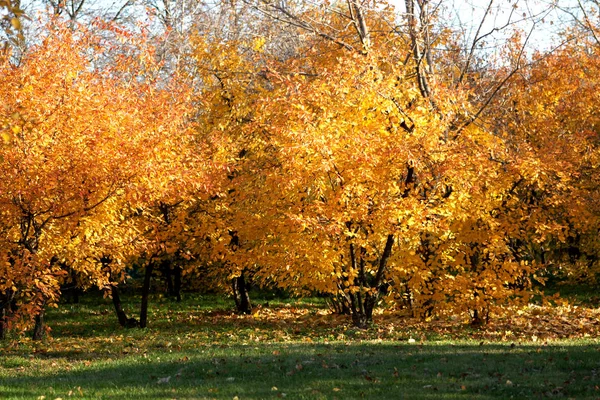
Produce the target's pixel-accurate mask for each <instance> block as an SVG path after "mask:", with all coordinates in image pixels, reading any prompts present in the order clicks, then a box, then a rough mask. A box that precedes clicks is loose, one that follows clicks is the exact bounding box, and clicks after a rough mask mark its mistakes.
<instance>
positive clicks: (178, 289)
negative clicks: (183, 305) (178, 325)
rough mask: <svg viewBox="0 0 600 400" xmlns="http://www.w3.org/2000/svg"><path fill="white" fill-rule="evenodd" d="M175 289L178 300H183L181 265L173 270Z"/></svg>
mask: <svg viewBox="0 0 600 400" xmlns="http://www.w3.org/2000/svg"><path fill="white" fill-rule="evenodd" d="M173 275H174V280H173V291H174V295H175V297H176V298H177V301H178V302H180V301H181V267H175V269H174V270H173Z"/></svg>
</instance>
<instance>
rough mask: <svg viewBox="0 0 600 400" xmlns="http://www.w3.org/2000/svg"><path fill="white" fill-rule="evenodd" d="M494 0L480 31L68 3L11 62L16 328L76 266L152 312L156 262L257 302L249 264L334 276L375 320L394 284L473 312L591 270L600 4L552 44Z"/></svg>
mask: <svg viewBox="0 0 600 400" xmlns="http://www.w3.org/2000/svg"><path fill="white" fill-rule="evenodd" d="M83 4H84V3H83V2H82V3H81V5H82V6H83ZM494 4H495V3H494V1H490V2H489V4H488V7H487V9H486V10H485V13H484V16H483V17H482V20H481V24H479V25H477V24H476V25H474V26H475V27H477V26H479V28H478V29H474V32H475V33H474V34H473V35H471V36H468V35H466V33H465V32H466V30H464V29H463V30H456V29H451V27H450V26H448V25H447V24H445V22H444V21H446V19H444V18H443V17H444V15H445V14H444V13H446V12H448V9H446V8H444V7H443V6H444V5H445V3H444V2H440V3H436V4H434V3H433V2H431V1H427V0H406V1H405V4H404V5H403V7H400V8H399V9H398V10H396V9H394V8H393V7H392V6H391V5H389V4H386V3H383V2H368V1H363V2H361V1H359V0H348V1H347V2H340V3H327V2H324V3H319V4H314V5H313V4H310V3H303V2H299V3H294V4H291V3H289V4H288V3H277V2H263V1H256V2H251V1H247V2H245V1H241V2H226V3H225V2H224V3H218V4H214V5H213V6H214V7H212V8H211V7H209V5H207V4H203V5H202V6H198V7H197V8H195V9H193V10H192V9H190V8H189V7H187V8H186V5H189V4H187V3H183V2H182V3H177V2H164V4H162V5H158V4H155V7H154V8H153V9H154V10H155V13H156V12H158V14H159V15H160V16H161V17H160V18H159V19H158V21H161V22H162V25H161V26H162V27H163V28H164V30H161V29H159V28H158V27H157V25H156V24H154V23H150V24H146V25H145V26H141V25H139V24H138V25H135V26H132V27H130V28H126V27H123V25H121V26H118V25H115V24H113V23H110V22H105V20H102V19H96V20H94V21H93V22H88V20H87V19H86V23H85V24H78V23H77V22H76V20H77V18H76V15H71V14H69V13H68V12H67V11H68V10H67V9H66V8H63V7H66V6H65V5H64V4H62V3H61V4H57V5H56V7H54V8H51V10H52V13H53V14H54V16H52V17H48V18H46V17H44V20H47V21H46V22H44V24H43V28H42V27H39V26H38V27H37V28H36V29H37V30H38V33H39V32H43V34H42V35H41V36H40V35H39V34H38V35H37V36H36V39H35V40H31V41H29V42H28V41H26V40H25V38H26V35H23V39H22V40H20V41H15V42H14V46H12V47H10V46H7V47H6V50H5V52H4V53H3V54H2V57H1V65H0V68H1V71H0V98H2V102H1V103H0V129H1V134H2V137H3V140H4V143H3V145H2V146H0V159H1V160H2V164H1V165H2V166H1V168H2V171H1V172H2V176H3V177H4V178H3V180H2V181H1V182H0V230H1V231H2V235H1V236H0V241H1V244H0V250H1V251H0V270H1V272H0V336H4V335H5V333H6V330H7V329H9V328H10V327H15V328H17V329H24V328H26V327H28V326H31V325H35V329H34V331H35V332H36V333H35V336H36V337H40V336H41V334H42V332H43V315H44V309H45V308H46V307H48V306H53V305H56V304H57V303H58V301H59V297H60V288H61V285H64V284H65V283H67V282H71V283H72V284H75V285H76V286H79V287H82V288H89V287H92V286H97V287H99V288H101V289H102V290H104V291H105V292H106V293H107V295H109V296H112V298H113V302H114V304H115V309H116V311H117V315H118V317H119V322H120V323H121V324H122V325H131V326H133V325H139V326H142V327H144V326H146V324H147V316H146V315H147V307H148V292H149V288H150V280H151V277H152V272H153V270H157V269H160V270H162V271H164V272H165V273H166V274H167V275H168V276H169V277H170V276H171V275H170V274H173V276H174V278H175V285H176V286H178V282H179V281H180V279H181V275H183V276H184V277H187V278H188V279H194V280H196V281H197V282H202V284H204V285H208V286H210V287H211V288H212V289H219V288H223V289H225V288H228V289H229V288H232V289H233V292H234V294H235V296H236V303H237V305H238V309H239V310H240V311H242V312H249V311H250V303H249V299H248V296H247V293H246V289H247V280H248V279H252V281H253V282H254V284H256V285H261V286H264V287H269V288H274V287H277V288H283V289H286V290H288V291H290V292H293V293H297V294H303V293H321V294H326V295H328V296H329V297H330V299H331V302H332V306H333V308H334V309H336V310H337V311H338V312H347V313H349V314H350V315H351V316H352V320H353V323H354V324H355V325H356V326H359V327H366V326H368V325H369V324H370V323H371V322H372V318H373V311H374V310H375V309H376V308H377V307H378V306H379V305H381V303H382V302H384V303H385V304H387V305H392V306H396V307H403V308H407V309H410V310H411V312H412V313H413V314H414V315H415V316H421V317H430V316H443V315H449V314H452V315H465V316H467V315H468V316H469V318H470V320H471V322H472V323H475V324H480V323H485V322H486V321H487V320H488V319H489V318H490V315H493V314H494V313H498V312H501V311H502V309H503V307H505V306H507V305H510V304H517V303H521V302H526V301H527V300H528V299H529V296H530V295H531V294H532V293H533V288H534V285H535V284H536V283H543V282H544V281H545V280H546V279H548V278H562V277H565V276H570V277H572V278H578V279H585V280H588V281H589V282H594V281H593V279H594V278H595V274H596V271H595V268H596V267H597V264H598V262H597V261H598V260H597V254H598V253H597V247H598V216H599V215H600V213H599V211H600V210H599V209H598V204H600V203H599V202H598V199H597V196H598V179H599V178H598V177H597V175H596V168H597V166H598V162H599V161H600V160H599V155H600V153H599V152H598V145H599V144H600V143H599V136H598V125H597V124H598V117H599V116H598V112H597V110H596V109H595V107H594V106H595V104H596V101H595V100H597V96H598V93H599V91H598V90H597V89H598V88H597V85H598V83H597V78H596V77H597V76H599V75H598V73H597V72H598V71H597V70H598V65H599V64H598V51H599V49H600V43H599V42H598V41H597V37H598V36H597V25H595V24H594V23H593V17H594V16H596V14H594V12H595V11H597V4H596V3H594V2H591V3H589V4H587V3H586V4H583V3H580V9H579V12H577V13H576V12H574V11H573V10H571V11H570V13H571V14H570V15H571V16H572V17H573V18H574V20H573V21H574V22H573V23H571V24H569V25H565V26H561V27H560V35H559V36H557V37H558V40H560V42H557V43H556V46H555V47H553V48H551V49H550V50H547V51H541V50H538V51H531V50H530V48H529V47H528V45H529V40H530V39H531V37H532V36H531V31H530V32H523V31H521V30H519V29H516V28H514V27H513V25H512V18H513V13H514V10H516V9H517V4H514V5H512V7H511V10H513V11H510V13H509V14H508V23H507V24H506V25H502V26H504V28H502V29H500V28H501V26H494V27H492V28H490V29H489V30H487V31H486V26H487V25H486V22H485V21H486V19H489V17H490V13H491V12H492V10H493V5H494ZM175 5H177V7H175ZM80 9H82V7H79V8H78V10H80ZM176 9H177V10H180V11H181V10H187V11H185V12H187V13H189V14H187V16H194V17H195V19H189V18H188V19H186V18H185V17H186V14H185V12H183V11H182V12H183V13H182V14H181V15H179V16H178V18H176V19H173V18H172V14H170V13H171V11H173V10H176ZM62 10H65V12H67V14H68V15H69V18H67V20H66V21H64V18H62V19H61V15H62V13H63V11H62ZM72 10H75V8H72ZM119 12H120V13H121V12H122V10H121V11H119ZM519 13H520V11H519ZM134 14H135V13H134ZM119 15H123V14H119ZM539 15H541V14H532V15H530V16H527V14H525V17H527V18H526V20H527V21H529V22H532V24H533V25H532V26H533V27H534V28H535V26H536V24H538V23H540V21H539V20H538V19H536V18H538V17H539V18H541V17H540V16H539ZM543 16H547V14H543ZM113 17H114V16H113ZM163 17H164V18H163ZM167 17H168V18H167ZM196 17H197V18H196ZM112 19H116V18H112ZM184 22H185V23H184ZM513 28H514V29H513ZM29 29H33V28H29ZM498 31H500V32H501V33H502V35H503V40H504V45H503V46H502V47H498V48H494V49H490V48H486V47H485V46H484V45H483V44H484V42H485V41H488V40H490V39H491V38H492V37H493V35H494V34H495V33H496V32H498ZM25 32H26V30H25ZM465 43H467V45H465ZM135 268H138V269H140V270H142V271H143V273H144V281H143V295H142V312H141V314H140V320H139V321H136V320H132V319H128V318H127V316H126V315H125V313H124V312H123V309H122V307H121V305H120V301H119V291H118V288H119V284H121V283H122V282H124V281H125V280H126V278H127V274H128V273H130V272H131V271H132V270H133V269H135ZM169 279H170V278H169ZM231 282H233V284H232V286H230V283H231Z"/></svg>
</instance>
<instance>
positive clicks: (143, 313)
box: [140, 262, 154, 328]
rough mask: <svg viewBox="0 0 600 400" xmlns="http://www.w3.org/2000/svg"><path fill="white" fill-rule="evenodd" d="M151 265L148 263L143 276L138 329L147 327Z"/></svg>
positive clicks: (152, 265)
mask: <svg viewBox="0 0 600 400" xmlns="http://www.w3.org/2000/svg"><path fill="white" fill-rule="evenodd" d="M153 267H154V264H153V263H151V262H150V263H148V265H147V266H146V273H145V274H144V285H143V286H142V306H141V308H140V328H145V327H146V326H147V325H148V296H149V295H150V282H151V280H152V269H153Z"/></svg>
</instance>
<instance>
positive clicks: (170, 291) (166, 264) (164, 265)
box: [160, 260, 175, 297]
mask: <svg viewBox="0 0 600 400" xmlns="http://www.w3.org/2000/svg"><path fill="white" fill-rule="evenodd" d="M160 272H161V273H162V275H163V276H164V277H165V281H166V283H167V296H169V297H172V296H175V289H174V288H173V270H172V269H171V261H168V260H164V261H162V262H161V263H160Z"/></svg>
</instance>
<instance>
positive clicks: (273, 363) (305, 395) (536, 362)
mask: <svg viewBox="0 0 600 400" xmlns="http://www.w3.org/2000/svg"><path fill="white" fill-rule="evenodd" d="M597 352H598V345H597V344H595V343H594V344H592V343H586V344H580V345H560V346H549V347H545V348H541V347H537V346H530V345H524V346H516V347H511V346H510V345H498V344H491V345H483V346H478V345H476V346H474V345H472V344H469V343H465V342H462V343H449V342H443V343H435V344H431V345H416V344H414V345H409V344H391V343H372V342H364V343H330V344H304V343H302V344H301V343H294V344H287V345H286V344H282V343H276V344H273V343H261V344H257V345H255V344H253V345H245V346H244V345H220V346H216V345H212V346H202V347H199V348H197V349H194V350H190V351H176V352H171V353H169V352H151V353H146V354H143V355H125V356H120V357H105V358H101V359H94V358H90V359H89V360H86V359H79V360H72V359H70V358H69V357H64V356H62V355H57V354H45V355H33V356H31V357H29V356H28V357H22V356H21V357H18V356H12V357H2V359H1V360H2V364H3V366H4V369H3V370H2V381H1V384H0V397H2V398H24V399H25V398H37V397H39V396H46V398H56V397H61V398H66V397H69V398H106V399H142V398H157V399H158V398H178V399H184V398H186V399H187V398H230V399H231V398H234V397H235V396H238V398H240V399H242V398H249V399H266V398H277V397H278V396H279V397H283V396H285V397H288V398H294V399H319V398H323V399H325V398H369V399H377V398H381V399H389V398H407V399H430V398H439V399H457V398H463V399H467V398H468V399H489V398H511V397H512V398H537V397H556V396H560V397H566V398H569V397H571V398H577V399H582V398H597V397H598V396H599V395H600V393H599V392H598V386H597V385H599V384H600V377H599V376H598V373H597V371H598V370H600V358H598V353H597ZM69 393H70V394H69ZM284 394H285V395H284ZM53 396H54V397H53Z"/></svg>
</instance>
